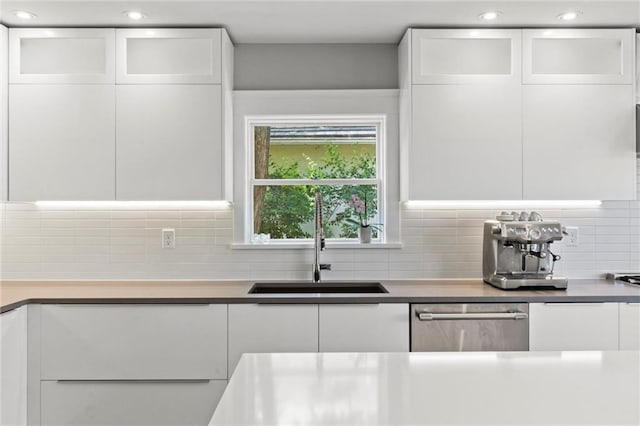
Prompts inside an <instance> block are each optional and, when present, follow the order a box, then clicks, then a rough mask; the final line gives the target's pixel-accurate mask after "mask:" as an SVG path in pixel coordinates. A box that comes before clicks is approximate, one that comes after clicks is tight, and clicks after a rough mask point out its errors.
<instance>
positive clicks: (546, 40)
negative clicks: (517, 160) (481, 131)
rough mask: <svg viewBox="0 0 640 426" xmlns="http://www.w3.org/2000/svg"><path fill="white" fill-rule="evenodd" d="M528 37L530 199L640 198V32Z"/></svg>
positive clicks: (528, 33)
mask: <svg viewBox="0 0 640 426" xmlns="http://www.w3.org/2000/svg"><path fill="white" fill-rule="evenodd" d="M523 34H524V43H523V44H524V55H523V57H524V78H523V80H524V83H525V85H524V95H523V131H522V135H523V154H524V155H523V173H524V198H525V199H534V200H535V199H561V200H562V199H596V200H632V199H635V198H636V196H637V195H636V159H635V149H636V148H635V141H634V134H635V117H634V108H633V106H634V99H633V97H634V93H633V78H634V76H633V69H634V64H633V57H634V38H635V35H634V31H633V30H630V29H626V30H625V29H621V30H577V29H572V30H562V29H555V30H548V31H543V30H524V31H523ZM543 169H544V171H543ZM598 170H606V171H607V172H606V173H599V172H598Z"/></svg>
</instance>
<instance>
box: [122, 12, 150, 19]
mask: <svg viewBox="0 0 640 426" xmlns="http://www.w3.org/2000/svg"><path fill="white" fill-rule="evenodd" d="M123 13H124V14H125V15H126V16H127V18H129V19H133V20H134V21H139V20H140V19H144V18H146V17H147V16H146V15H145V14H144V13H142V12H140V11H138V10H128V11H126V12H123Z"/></svg>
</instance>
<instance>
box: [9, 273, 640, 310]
mask: <svg viewBox="0 0 640 426" xmlns="http://www.w3.org/2000/svg"><path fill="white" fill-rule="evenodd" d="M381 282H382V283H383V285H384V286H385V287H386V288H387V289H388V290H389V293H386V294H247V292H248V291H249V289H250V288H251V285H252V284H253V281H222V280H218V281H213V280H208V281H204V280H203V281H198V280H188V281H187V280H184V281H180V280H167V281H158V280H149V281H146V280H137V281H136V280H131V281H127V280H122V281H61V280H56V281H46V280H45V281H26V280H25V281H1V282H0V312H5V311H8V310H11V309H15V308H17V307H19V306H22V305H24V304H27V303H65V304H72V303H132V304H135V303H138V304H143V303H281V304H285V303H493V302H495V303H505V302H634V303H640V286H634V285H631V284H626V283H623V282H621V281H609V280H598V279H587V280H569V285H568V288H567V289H566V290H507V291H505V290H500V289H497V288H494V287H491V286H490V285H488V284H484V283H483V282H482V280H480V279H475V280H474V279H464V280H445V279H432V280H381ZM310 285H311V284H310Z"/></svg>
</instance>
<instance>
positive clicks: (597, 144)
mask: <svg viewBox="0 0 640 426" xmlns="http://www.w3.org/2000/svg"><path fill="white" fill-rule="evenodd" d="M634 38H635V35H634V30H633V29H615V30H607V29H580V30H577V29H553V30H485V29H474V30H419V29H410V30H409V31H407V33H406V34H405V37H404V38H403V39H402V41H401V43H400V46H399V77H400V82H399V84H400V123H401V127H400V159H401V168H400V170H401V199H402V200H439V199H440V200H441V199H454V200H455V199H460V200H474V199H526V200H548V199H560V200H580V199H598V200H631V199H635V198H636V196H637V194H636V189H635V187H636V161H635V152H636V148H635V141H634V129H635V121H634V117H633V112H634V108H633V106H634V99H633V97H634V92H633V78H634V76H633V69H634V63H633V57H634V43H635V41H634ZM521 39H522V43H520V41H521ZM522 46H524V48H523V47H522ZM598 170H606V171H607V173H604V174H603V173H599V172H598Z"/></svg>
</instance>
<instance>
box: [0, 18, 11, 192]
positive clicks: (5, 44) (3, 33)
mask: <svg viewBox="0 0 640 426" xmlns="http://www.w3.org/2000/svg"><path fill="white" fill-rule="evenodd" d="M8 128H9V31H8V30H7V28H6V27H4V26H2V25H0V202H2V201H7V199H8V193H9V191H8V190H9V179H8V178H9V130H8Z"/></svg>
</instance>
